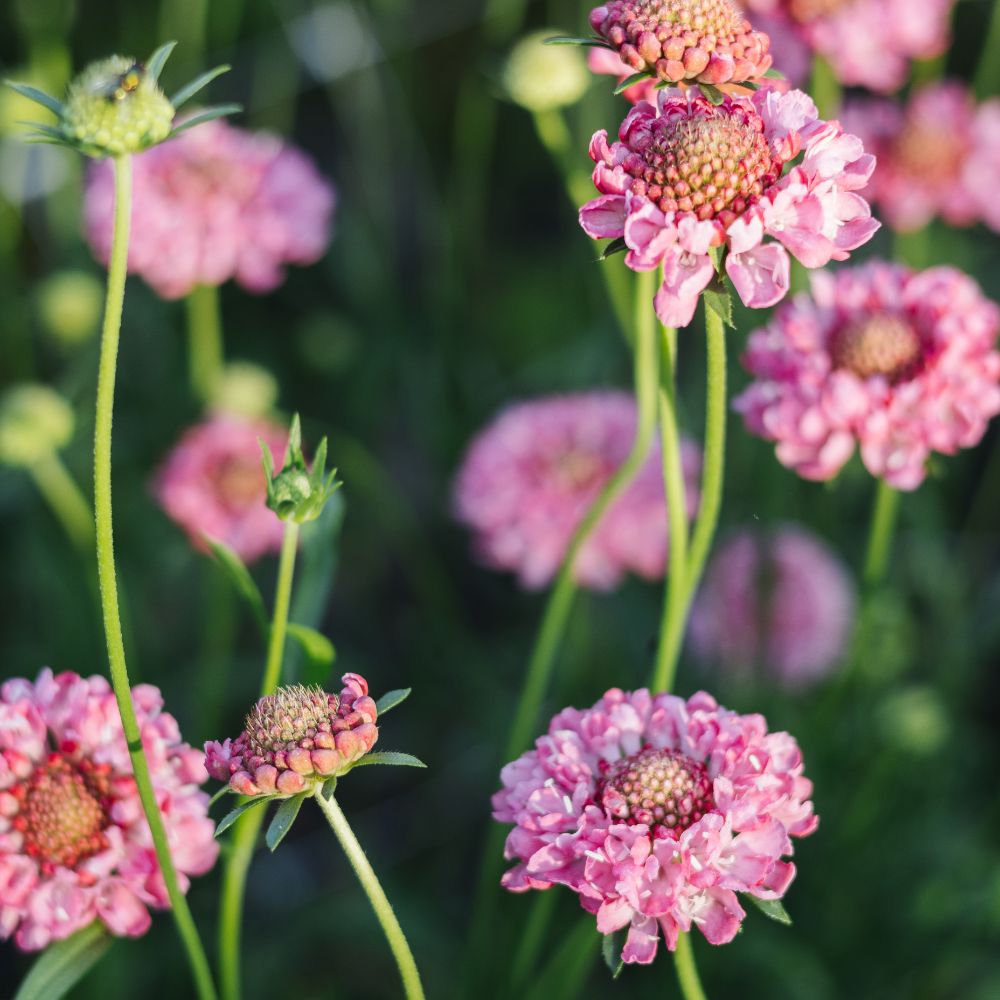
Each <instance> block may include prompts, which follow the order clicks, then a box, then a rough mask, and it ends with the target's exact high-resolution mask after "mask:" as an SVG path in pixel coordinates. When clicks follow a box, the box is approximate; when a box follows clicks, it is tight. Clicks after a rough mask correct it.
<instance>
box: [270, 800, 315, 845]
mask: <svg viewBox="0 0 1000 1000" xmlns="http://www.w3.org/2000/svg"><path fill="white" fill-rule="evenodd" d="M308 794H310V793H308V792H299V794H298V795H293V796H292V797H291V798H290V799H285V801H284V802H282V803H281V805H280V806H278V811H277V812H276V813H275V814H274V819H272V820H271V825H270V826H268V828H267V833H265V834H264V843H265V844H267V849H268V850H269V851H276V850H277V849H278V845H279V844H280V843H281V842H282V841H283V840H284V839H285V837H286V836H287V835H288V831H289V830H291V828H292V824H293V823H294V822H295V818H296V817H297V816H298V814H299V810H300V809H301V808H302V803H303V802H304V801H305V798H306V796H307V795H308Z"/></svg>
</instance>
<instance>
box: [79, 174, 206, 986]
mask: <svg viewBox="0 0 1000 1000" xmlns="http://www.w3.org/2000/svg"><path fill="white" fill-rule="evenodd" d="M114 171H115V215H114V235H113V238H112V244H111V262H110V265H109V267H108V291H107V299H106V302H105V310H104V324H103V327H102V331H101V357H100V364H99V367H98V374H97V413H96V423H95V429H94V520H95V529H96V540H97V574H98V580H99V582H100V588H101V609H102V613H103V618H104V634H105V638H106V640H107V647H108V663H109V666H110V672H111V684H112V687H113V688H114V692H115V699H116V700H117V702H118V711H119V713H120V714H121V720H122V728H123V729H124V730H125V740H126V742H127V744H128V752H129V757H130V759H131V761H132V770H133V772H134V775H135V783H136V787H137V789H138V792H139V799H140V801H141V802H142V809H143V812H144V813H145V814H146V820H147V822H148V823H149V830H150V834H151V836H152V840H153V847H154V849H155V851H156V860H157V862H158V863H159V866H160V872H161V874H162V876H163V882H164V885H165V887H166V890H167V896H168V897H169V899H170V906H171V910H172V912H173V915H174V920H175V922H176V924H177V930H178V932H179V933H180V936H181V940H182V941H183V943H184V948H185V950H186V951H187V957H188V961H189V962H190V964H191V971H192V974H193V976H194V979H195V983H196V985H197V989H198V995H199V996H200V997H202V998H203V1000H205V998H214V997H215V986H214V985H213V983H212V974H211V971H210V969H209V965H208V959H207V958H206V956H205V950H204V948H203V947H202V944H201V940H200V939H199V937H198V930H197V928H196V927H195V924H194V920H193V919H192V917H191V911H190V909H189V908H188V904H187V900H186V899H185V897H184V894H183V893H182V892H181V890H180V886H179V884H178V881H177V872H176V870H175V869H174V863H173V859H172V858H171V856H170V846H169V844H168V841H167V831H166V828H165V827H164V824H163V816H162V814H161V813H160V807H159V804H158V803H157V800H156V791H155V789H154V788H153V781H152V778H151V777H150V773H149V765H148V763H147V761H146V754H145V751H144V749H143V746H142V735H141V733H140V730H139V724H138V722H137V720H136V716H135V708H134V706H133V705H132V693H131V689H130V686H129V679H128V669H127V667H126V664H125V645H124V643H123V641H122V627H121V615H120V613H119V610H118V581H117V579H116V576H115V553H114V537H113V531H112V519H111V423H112V418H113V415H114V402H115V373H116V368H117V363H118V339H119V334H120V332H121V320H122V308H123V305H124V301H125V272H126V264H127V261H128V239H129V224H130V221H131V213H132V161H131V159H130V158H129V157H128V156H124V157H116V158H115V161H114Z"/></svg>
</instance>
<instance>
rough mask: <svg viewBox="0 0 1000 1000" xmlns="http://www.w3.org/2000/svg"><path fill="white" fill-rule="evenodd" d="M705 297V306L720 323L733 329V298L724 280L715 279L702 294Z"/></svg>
mask: <svg viewBox="0 0 1000 1000" xmlns="http://www.w3.org/2000/svg"><path fill="white" fill-rule="evenodd" d="M702 294H703V295H704V296H705V305H706V306H708V308H709V309H711V310H712V312H714V313H715V315H716V316H718V317H719V319H721V320H722V322H723V323H724V324H725V325H726V326H728V327H730V328H731V329H735V324H734V323H733V296H732V293H731V292H730V291H729V286H728V285H727V284H726V281H725V279H723V278H720V277H718V276H717V277H716V278H715V280H713V281H712V282H711V283H710V284H709V286H708V287H707V288H706V289H705V291H704V292H703V293H702Z"/></svg>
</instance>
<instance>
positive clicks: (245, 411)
mask: <svg viewBox="0 0 1000 1000" xmlns="http://www.w3.org/2000/svg"><path fill="white" fill-rule="evenodd" d="M277 399H278V383H277V381H276V380H275V378H274V376H273V375H272V374H271V373H270V372H269V371H267V369H265V368H261V367H260V366H258V365H254V364H251V363H250V362H249V361H234V362H232V363H231V364H228V365H226V367H225V368H224V369H223V370H222V373H221V374H220V375H219V377H218V378H217V379H216V381H215V384H214V385H213V387H212V398H211V399H210V400H209V405H210V407H211V408H212V409H213V410H221V411H222V412H223V413H232V414H233V415H234V416H238V417H247V418H249V419H251V420H252V419H255V418H257V417H264V416H267V414H269V413H270V412H271V410H272V409H274V404H275V403H276V402H277Z"/></svg>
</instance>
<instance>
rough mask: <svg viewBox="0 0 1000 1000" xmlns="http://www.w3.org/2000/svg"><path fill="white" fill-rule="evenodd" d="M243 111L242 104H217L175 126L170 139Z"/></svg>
mask: <svg viewBox="0 0 1000 1000" xmlns="http://www.w3.org/2000/svg"><path fill="white" fill-rule="evenodd" d="M242 110H243V105H242V104H216V105H215V106H214V107H211V108H205V110H204V111H199V112H198V114H196V115H192V116H191V117H190V118H185V119H184V121H182V122H181V123H180V125H175V126H174V127H173V129H172V130H171V132H170V135H169V136H168V138H170V139H172V138H173V137H174V136H175V135H180V134H181V132H186V131H187V130H188V129H189V128H194V127H195V125H204V124H205V122H210V121H215V119H216V118H224V117H225V116H226V115H235V114H237V113H239V112H240V111H242Z"/></svg>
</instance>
